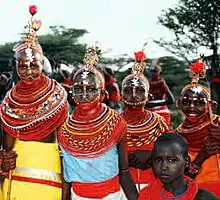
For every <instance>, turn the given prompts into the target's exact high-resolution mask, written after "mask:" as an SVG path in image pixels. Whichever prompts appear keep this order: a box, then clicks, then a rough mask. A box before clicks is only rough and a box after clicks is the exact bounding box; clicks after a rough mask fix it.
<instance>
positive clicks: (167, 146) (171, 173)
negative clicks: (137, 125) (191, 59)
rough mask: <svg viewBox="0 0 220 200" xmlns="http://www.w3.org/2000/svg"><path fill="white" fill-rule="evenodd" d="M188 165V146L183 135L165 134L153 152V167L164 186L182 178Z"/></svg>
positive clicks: (159, 138) (159, 139) (157, 142)
mask: <svg viewBox="0 0 220 200" xmlns="http://www.w3.org/2000/svg"><path fill="white" fill-rule="evenodd" d="M188 164H189V156H188V146H187V142H186V140H185V139H184V138H183V137H182V136H181V135H179V134H174V133H165V134H163V135H161V136H160V137H158V139H157V141H156V142H155V144H154V148H153V151H152V167H153V171H154V173H155V175H156V177H158V178H159V179H160V181H161V182H162V183H163V184H169V183H172V182H175V181H176V180H178V179H179V178H182V177H183V175H184V171H185V169H186V168H187V167H188Z"/></svg>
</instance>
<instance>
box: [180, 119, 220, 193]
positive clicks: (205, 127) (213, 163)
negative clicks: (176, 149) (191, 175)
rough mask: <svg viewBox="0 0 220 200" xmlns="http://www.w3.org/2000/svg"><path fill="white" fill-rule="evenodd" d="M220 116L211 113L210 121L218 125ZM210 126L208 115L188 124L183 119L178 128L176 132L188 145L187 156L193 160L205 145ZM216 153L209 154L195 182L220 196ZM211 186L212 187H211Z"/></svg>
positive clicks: (219, 173)
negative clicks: (197, 121) (197, 122)
mask: <svg viewBox="0 0 220 200" xmlns="http://www.w3.org/2000/svg"><path fill="white" fill-rule="evenodd" d="M219 121H220V117H219V116H218V115H213V117H212V123H213V124H215V125H220V123H219ZM210 126H211V121H210V117H209V116H208V117H204V120H203V123H200V124H190V123H189V122H187V121H184V122H183V123H182V124H181V125H180V126H179V127H178V128H177V132H178V133H179V134H181V135H182V136H184V137H185V138H186V140H187V142H188V145H189V156H190V158H191V160H192V161H193V160H194V159H195V158H196V156H197V155H198V153H199V151H200V150H201V149H202V148H203V146H204V145H205V141H206V137H207V136H208V134H209V127H210ZM218 162H219V161H218V159H217V155H213V156H211V157H210V158H209V159H207V160H206V161H205V162H204V163H203V165H202V167H201V169H200V171H199V174H198V175H197V177H196V179H195V180H196V182H197V183H198V184H199V186H200V185H201V187H202V188H203V189H206V190H208V191H210V192H213V193H214V194H215V195H217V196H219V197H220V190H216V185H218V186H220V172H219V169H218ZM212 187H213V189H211V188H212Z"/></svg>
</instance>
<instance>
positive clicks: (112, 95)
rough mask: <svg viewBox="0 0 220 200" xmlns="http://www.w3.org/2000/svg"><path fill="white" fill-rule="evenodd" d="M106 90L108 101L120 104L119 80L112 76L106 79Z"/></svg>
mask: <svg viewBox="0 0 220 200" xmlns="http://www.w3.org/2000/svg"><path fill="white" fill-rule="evenodd" d="M105 88H106V90H107V92H108V94H109V98H108V101H113V102H119V101H121V95H120V90H119V87H118V84H117V80H116V79H115V78H114V77H112V76H110V77H106V80H105Z"/></svg>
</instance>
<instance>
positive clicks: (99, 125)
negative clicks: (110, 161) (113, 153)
mask: <svg viewBox="0 0 220 200" xmlns="http://www.w3.org/2000/svg"><path fill="white" fill-rule="evenodd" d="M104 107H105V109H104V111H103V112H102V113H101V114H100V115H99V116H98V117H95V118H94V119H89V120H88V117H84V119H83V118H81V117H77V114H76V113H77V109H76V110H74V112H73V113H72V115H71V116H70V117H69V118H68V120H67V121H66V123H64V125H63V126H62V128H61V129H60V130H59V132H58V140H59V143H60V145H61V146H62V147H63V148H64V149H65V150H66V151H67V152H69V153H70V154H72V155H73V156H75V157H81V158H93V157H98V156H100V155H102V154H104V153H105V152H107V151H108V150H109V149H111V148H112V147H113V146H114V145H116V144H117V143H118V142H120V140H121V139H122V137H123V136H124V134H125V133H126V123H125V120H124V119H123V118H122V117H120V116H119V114H118V113H117V112H115V111H114V110H112V109H110V108H109V107H107V106H104Z"/></svg>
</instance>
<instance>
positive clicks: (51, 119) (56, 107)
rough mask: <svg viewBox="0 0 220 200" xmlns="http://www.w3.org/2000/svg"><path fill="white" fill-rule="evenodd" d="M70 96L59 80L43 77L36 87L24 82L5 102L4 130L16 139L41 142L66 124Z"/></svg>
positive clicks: (2, 109)
mask: <svg viewBox="0 0 220 200" xmlns="http://www.w3.org/2000/svg"><path fill="white" fill-rule="evenodd" d="M67 113H68V105H67V100H66V93H65V90H64V89H63V87H62V86H60V85H59V84H58V83H57V82H56V81H55V80H52V79H49V78H47V77H46V76H40V77H39V78H38V79H36V80H33V84H32V85H27V84H25V82H23V81H20V82H19V83H17V84H16V86H15V87H14V88H12V89H11V90H10V91H9V92H8V93H7V95H6V97H5V99H4V101H3V102H2V108H1V120H2V122H3V123H2V125H3V128H4V130H5V131H6V132H7V133H8V134H10V135H11V136H12V137H14V138H19V139H22V140H40V139H43V138H45V137H47V136H48V135H49V134H51V133H52V132H53V131H54V130H56V129H57V128H58V127H59V126H61V124H62V123H63V122H64V121H65V119H66V117H67Z"/></svg>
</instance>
